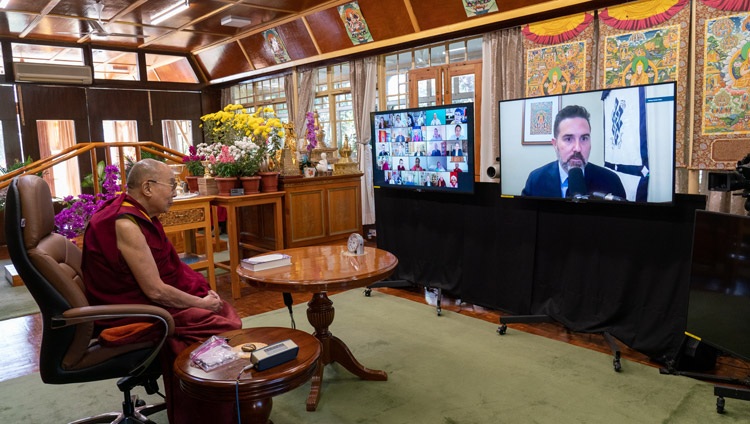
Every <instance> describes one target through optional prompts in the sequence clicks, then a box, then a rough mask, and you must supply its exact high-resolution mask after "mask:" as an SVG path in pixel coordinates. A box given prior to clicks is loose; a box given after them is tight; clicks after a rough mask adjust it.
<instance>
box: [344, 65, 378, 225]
mask: <svg viewBox="0 0 750 424" xmlns="http://www.w3.org/2000/svg"><path fill="white" fill-rule="evenodd" d="M349 72H350V77H351V86H352V104H353V108H354V127H355V129H356V131H357V157H358V158H359V170H360V171H362V172H363V174H364V175H363V176H362V180H361V182H362V189H361V192H362V224H363V225H371V224H374V223H375V197H374V193H373V187H372V143H371V141H372V140H370V136H371V133H372V131H371V127H370V112H373V111H375V94H376V93H375V88H376V83H377V80H378V62H377V57H366V58H364V59H357V60H355V61H353V62H352V63H351V66H350V71H349Z"/></svg>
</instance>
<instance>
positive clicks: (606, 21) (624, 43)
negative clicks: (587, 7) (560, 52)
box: [597, 0, 690, 167]
mask: <svg viewBox="0 0 750 424" xmlns="http://www.w3.org/2000/svg"><path fill="white" fill-rule="evenodd" d="M687 5H688V0H642V1H639V2H635V3H628V4H625V5H622V6H614V7H610V8H607V9H602V10H600V11H599V21H600V23H601V24H600V25H599V40H598V42H597V45H598V46H599V47H598V48H599V51H598V53H599V63H600V65H599V71H598V72H599V74H598V77H599V85H600V88H614V87H628V86H635V85H644V84H653V83H659V82H669V81H677V86H678V87H677V93H676V99H675V100H676V104H677V112H676V113H677V117H676V134H675V137H676V139H677V140H676V146H675V166H677V167H685V166H686V162H687V152H686V146H687V144H688V141H687V140H686V137H687V135H686V134H688V132H687V124H688V116H687V110H686V108H685V106H684V105H685V104H686V101H687V100H686V92H687V89H686V87H687V83H688V78H687V72H688V66H687V61H688V47H687V46H688V40H689V36H690V8H689V7H686V6H687Z"/></svg>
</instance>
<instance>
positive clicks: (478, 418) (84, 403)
mask: <svg viewBox="0 0 750 424" xmlns="http://www.w3.org/2000/svg"><path fill="white" fill-rule="evenodd" d="M332 299H333V301H334V306H335V308H336V319H335V320H334V323H333V325H332V327H331V331H332V332H333V333H334V334H335V335H336V336H338V337H340V338H341V339H342V340H344V341H345V342H346V343H347V344H348V345H349V347H350V348H351V349H352V352H353V353H354V355H355V356H356V357H357V359H359V360H360V361H361V362H362V363H363V364H364V365H365V366H367V367H370V368H373V369H382V370H385V371H387V372H388V381H385V382H377V381H362V380H359V379H357V378H356V377H354V376H352V375H351V374H349V373H348V372H347V371H346V370H344V369H343V368H342V367H340V366H338V365H331V366H328V367H326V370H325V375H324V383H323V392H322V397H321V400H320V405H319V406H318V410H317V411H316V412H307V411H305V399H306V396H307V390H308V389H309V383H308V384H307V385H305V386H302V387H300V388H298V389H296V390H294V391H292V392H290V393H286V394H283V395H281V396H277V397H275V398H274V406H273V412H272V414H271V419H272V420H273V422H274V423H275V424H298V423H320V424H323V423H325V424H338V423H341V424H351V423H387V424H398V423H404V424H406V423H430V424H434V423H437V424H458V423H461V424H484V423H514V424H515V423H555V424H565V423H639V424H640V423H674V424H677V423H679V424H684V423H687V424H692V423H695V424H699V423H700V424H703V423H708V422H711V423H724V422H726V423H740V422H743V423H747V422H750V403H748V402H744V401H739V400H734V399H727V405H726V411H727V412H726V413H725V414H724V415H719V414H717V413H716V412H715V402H716V398H715V397H714V396H713V386H712V385H710V384H708V383H703V382H699V381H696V380H692V379H689V378H686V377H677V376H663V375H660V374H659V372H658V370H656V369H654V368H651V367H647V366H644V365H640V364H636V363H633V362H628V361H623V370H622V372H621V373H615V372H614V371H613V370H612V359H611V357H610V356H609V355H605V354H601V353H597V352H593V351H590V350H587V349H583V348H578V347H575V346H571V345H568V344H566V343H562V342H558V341H554V340H549V339H546V338H543V337H539V336H535V335H531V334H527V333H523V332H519V331H514V330H512V329H511V330H510V331H509V332H508V334H506V335H505V336H499V335H497V334H496V332H495V330H496V328H497V325H494V324H492V323H488V322H484V321H480V320H476V319H472V318H469V317H466V316H462V315H459V314H456V313H451V312H449V311H443V316H441V317H437V316H436V315H435V309H434V308H433V307H430V306H426V305H421V304H418V303H415V302H412V301H409V300H404V299H400V298H397V297H393V296H389V295H385V294H382V293H378V292H374V293H373V295H372V297H365V296H363V295H362V291H361V290H350V291H348V292H345V293H341V294H339V295H336V296H332ZM305 309H306V305H304V304H302V305H298V306H296V307H295V319H296V321H297V325H298V328H300V329H302V330H309V329H310V327H309V324H307V319H306V315H305ZM244 321H245V323H246V326H286V325H289V322H290V321H289V315H288V313H287V312H286V310H285V309H284V310H277V311H273V312H269V313H266V314H263V315H259V316H255V317H249V318H246V319H245V320H244ZM0 399H2V403H1V405H2V406H0V422H3V423H6V422H7V423H16V422H26V423H53V422H66V421H69V420H73V419H75V418H80V417H82V416H86V415H91V414H93V413H95V412H102V411H103V410H109V409H112V408H117V407H118V405H119V403H120V398H119V392H118V391H117V390H116V389H115V384H114V381H110V382H100V383H85V384H75V385H67V386H52V385H45V384H43V383H41V381H40V379H39V376H38V375H37V374H34V375H29V376H26V377H21V378H17V379H14V380H9V381H6V382H3V383H0ZM40 405H43V407H40ZM165 416H166V415H165V414H164V413H162V414H160V415H157V416H156V417H155V421H156V422H158V423H165V422H166V419H165Z"/></svg>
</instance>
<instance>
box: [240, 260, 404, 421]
mask: <svg viewBox="0 0 750 424" xmlns="http://www.w3.org/2000/svg"><path fill="white" fill-rule="evenodd" d="M274 253H284V254H287V255H289V256H291V257H292V264H291V265H289V266H284V267H279V268H273V269H268V270H264V271H257V272H253V271H249V270H247V269H245V268H242V266H239V267H237V274H238V275H239V277H240V278H241V279H242V280H244V281H246V282H247V283H248V284H250V285H251V286H254V287H258V288H262V289H266V290H273V291H278V292H284V293H294V292H298V293H300V292H301V293H312V299H311V300H310V302H308V303H307V305H308V308H307V319H308V321H310V324H311V325H312V326H313V328H315V333H314V336H315V337H317V338H318V339H319V340H320V341H321V343H322V345H323V353H322V355H321V358H320V360H321V362H322V364H323V365H324V366H325V365H328V364H330V363H332V362H338V363H339V364H341V365H342V366H343V367H344V368H346V369H347V370H349V372H351V373H352V374H354V375H356V376H358V377H360V378H362V379H364V380H380V381H384V380H387V379H388V375H387V374H386V373H385V372H384V371H378V370H371V369H369V368H365V367H364V366H363V365H362V364H360V363H359V362H358V361H357V360H356V359H355V358H354V355H352V353H351V351H350V350H349V348H348V347H347V346H346V344H345V343H344V342H343V341H341V340H340V339H339V338H337V337H335V336H333V335H332V334H331V332H330V331H328V327H329V326H330V325H331V323H332V322H333V316H334V309H333V302H332V301H331V300H330V299H329V298H328V296H327V294H326V293H327V292H328V291H332V290H346V289H351V288H357V287H364V286H367V285H370V284H372V283H374V282H376V281H380V280H382V279H384V278H386V277H388V276H389V275H391V273H392V272H393V270H394V269H395V268H396V265H398V259H396V257H395V256H394V255H393V254H391V253H389V252H386V251H385V250H380V249H376V248H373V247H365V253H364V254H363V255H360V256H351V255H349V254H348V252H346V246H343V245H334V246H307V247H298V248H294V249H285V250H279V251H277V252H274ZM324 366H321V367H319V368H318V369H317V371H316V372H315V375H314V376H313V379H312V387H311V389H310V395H309V396H308V398H307V410H308V411H314V410H315V409H316V408H317V407H318V401H319V400H320V386H321V383H322V381H323V369H324Z"/></svg>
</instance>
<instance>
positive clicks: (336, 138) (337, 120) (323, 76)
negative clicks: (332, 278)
mask: <svg viewBox="0 0 750 424" xmlns="http://www.w3.org/2000/svg"><path fill="white" fill-rule="evenodd" d="M317 74H318V75H317V76H318V80H317V83H316V85H315V110H316V111H317V112H318V122H319V123H320V126H321V127H322V128H323V131H325V142H326V144H327V145H328V146H329V147H336V148H338V147H341V146H342V143H343V141H344V138H345V137H346V138H347V139H348V140H349V142H352V141H353V139H354V136H355V129H354V110H353V105H352V93H351V85H350V83H349V63H339V64H336V65H329V66H325V67H322V68H318V69H317ZM352 150H353V151H356V149H354V148H353V149H352ZM352 156H353V157H354V153H353V155H352Z"/></svg>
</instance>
